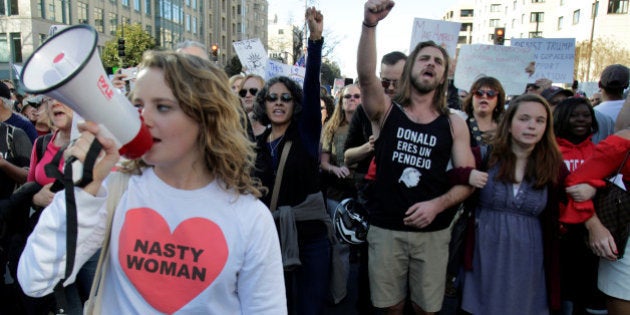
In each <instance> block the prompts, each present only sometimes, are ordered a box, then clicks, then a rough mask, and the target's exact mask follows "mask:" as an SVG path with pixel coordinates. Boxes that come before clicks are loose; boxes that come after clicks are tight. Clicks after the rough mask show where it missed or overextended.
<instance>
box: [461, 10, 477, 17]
mask: <svg viewBox="0 0 630 315" xmlns="http://www.w3.org/2000/svg"><path fill="white" fill-rule="evenodd" d="M473 14H474V10H472V9H465V10H460V11H459V16H461V17H471V16H473Z"/></svg>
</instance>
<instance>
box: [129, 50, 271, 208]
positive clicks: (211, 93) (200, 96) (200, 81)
mask: <svg viewBox="0 0 630 315" xmlns="http://www.w3.org/2000/svg"><path fill="white" fill-rule="evenodd" d="M139 67H141V68H157V69H161V70H162V71H163V72H164V80H165V81H166V84H167V85H168V87H169V88H170V89H171V91H172V92H173V95H174V96H175V98H176V99H177V100H178V101H179V105H180V106H181V108H182V110H183V111H184V113H185V114H186V115H187V116H188V117H190V118H192V119H193V120H194V121H196V122H197V123H198V124H199V127H200V128H199V129H200V131H201V132H200V133H199V136H198V139H197V142H198V145H199V147H200V148H204V153H205V158H204V161H205V165H206V167H207V168H208V170H209V171H210V173H211V174H213V175H214V176H215V177H216V178H218V179H220V180H221V181H222V182H223V184H224V185H225V187H224V188H225V189H226V190H230V189H234V190H236V191H238V192H239V193H241V194H252V195H254V196H256V197H260V196H261V195H262V192H261V190H263V189H264V188H263V187H262V185H261V184H260V180H258V179H255V178H253V177H252V176H251V174H252V170H253V168H254V161H255V150H254V149H255V146H254V143H253V142H251V141H250V140H249V139H248V137H247V132H246V130H245V128H244V127H243V124H242V117H244V115H245V114H244V112H243V109H242V107H241V105H240V101H239V99H238V97H237V96H236V95H235V94H234V93H233V92H232V90H231V89H230V86H229V85H228V77H227V75H226V74H225V72H224V71H223V70H222V69H220V68H218V67H216V66H215V65H213V64H212V63H211V62H210V61H208V60H204V59H201V58H199V57H196V56H192V55H186V54H180V53H176V52H171V51H159V52H158V51H148V52H146V53H145V54H144V56H143V58H142V62H141V63H140V65H139ZM130 98H132V99H133V91H132V92H131V93H130ZM144 167H147V165H146V163H144V161H142V160H141V159H137V160H132V161H129V162H128V163H126V164H125V165H124V166H123V171H126V172H132V173H138V172H139V171H141V169H142V168H144Z"/></svg>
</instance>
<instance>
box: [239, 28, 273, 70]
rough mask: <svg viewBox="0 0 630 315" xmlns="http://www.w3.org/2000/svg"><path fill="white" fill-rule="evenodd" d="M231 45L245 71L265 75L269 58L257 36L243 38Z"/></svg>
mask: <svg viewBox="0 0 630 315" xmlns="http://www.w3.org/2000/svg"><path fill="white" fill-rule="evenodd" d="M232 45H233V46H234V50H235V51H236V54H237V55H238V59H239V60H240V61H241V64H242V65H243V66H244V67H245V72H246V73H251V74H257V75H259V76H261V77H265V67H266V66H267V60H268V59H269V58H268V57H267V51H266V50H265V47H264V46H263V44H262V42H261V41H260V39H259V38H252V39H245V40H242V41H238V42H234V43H232Z"/></svg>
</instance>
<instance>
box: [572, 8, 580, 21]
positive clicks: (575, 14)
mask: <svg viewBox="0 0 630 315" xmlns="http://www.w3.org/2000/svg"><path fill="white" fill-rule="evenodd" d="M578 23H580V10H575V11H573V25H575V24H578Z"/></svg>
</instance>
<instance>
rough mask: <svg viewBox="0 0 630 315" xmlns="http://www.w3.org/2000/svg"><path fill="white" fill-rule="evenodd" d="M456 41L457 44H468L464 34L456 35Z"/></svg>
mask: <svg viewBox="0 0 630 315" xmlns="http://www.w3.org/2000/svg"><path fill="white" fill-rule="evenodd" d="M457 43H458V44H468V42H467V40H466V36H459V37H457Z"/></svg>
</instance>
